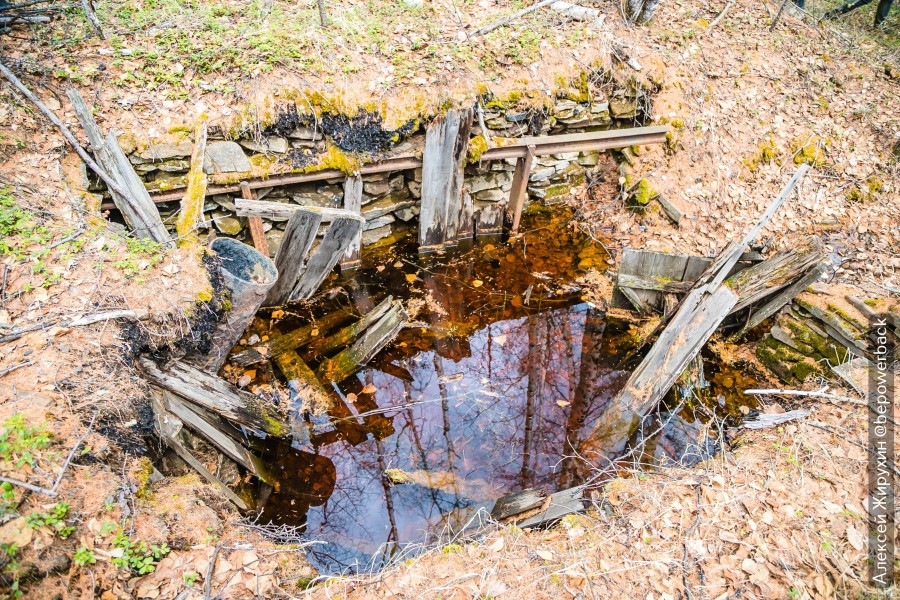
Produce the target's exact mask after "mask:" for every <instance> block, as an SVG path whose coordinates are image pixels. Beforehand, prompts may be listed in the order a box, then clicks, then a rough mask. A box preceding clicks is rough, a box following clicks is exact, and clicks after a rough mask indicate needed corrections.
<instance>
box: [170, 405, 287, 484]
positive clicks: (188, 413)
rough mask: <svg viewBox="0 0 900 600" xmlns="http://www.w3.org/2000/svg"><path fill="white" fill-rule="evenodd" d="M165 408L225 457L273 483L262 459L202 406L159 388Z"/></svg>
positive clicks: (265, 480) (261, 478) (263, 479)
mask: <svg viewBox="0 0 900 600" xmlns="http://www.w3.org/2000/svg"><path fill="white" fill-rule="evenodd" d="M160 392H161V394H162V396H161V398H162V401H163V403H164V405H165V407H166V409H167V410H168V411H169V412H171V413H172V414H174V415H175V416H176V417H178V418H179V419H181V421H182V422H183V423H184V424H185V425H187V426H188V427H190V428H191V429H193V430H194V431H196V432H197V433H198V434H200V435H201V436H202V437H204V438H205V439H206V440H207V441H209V442H210V443H211V444H212V445H213V446H215V447H216V448H218V449H219V450H220V451H222V453H224V454H225V455H226V456H227V457H229V458H230V459H232V460H233V461H235V462H236V463H238V464H240V465H242V466H243V467H244V468H245V469H247V470H248V471H250V472H251V473H253V474H254V475H256V476H257V477H258V478H259V479H260V480H261V481H264V482H266V483H270V484H271V483H273V479H272V476H271V474H270V473H269V472H268V469H266V466H265V463H264V462H263V460H262V459H261V458H260V457H258V456H256V455H255V454H253V453H252V452H250V451H249V450H248V449H247V448H245V447H244V446H243V445H241V443H240V442H238V441H237V440H235V439H234V438H233V437H232V436H231V435H230V434H229V433H226V431H225V430H224V427H223V426H222V423H221V421H219V419H218V418H217V417H216V416H215V415H212V414H210V413H208V412H206V411H205V410H203V409H202V408H200V407H198V406H196V405H191V404H188V403H187V402H182V401H181V400H180V399H179V398H178V396H176V395H175V394H173V393H172V392H170V391H168V390H160Z"/></svg>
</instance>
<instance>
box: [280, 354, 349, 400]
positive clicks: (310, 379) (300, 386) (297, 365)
mask: <svg viewBox="0 0 900 600" xmlns="http://www.w3.org/2000/svg"><path fill="white" fill-rule="evenodd" d="M273 358H274V360H275V364H276V365H278V368H279V369H280V370H281V373H282V374H283V375H284V377H285V379H287V380H288V381H289V382H291V384H292V385H293V387H294V389H295V391H296V392H297V395H298V396H299V397H300V398H301V399H302V400H303V406H302V410H303V411H308V412H312V413H314V414H323V413H325V412H327V411H328V410H329V409H330V408H332V406H333V405H334V402H333V401H332V397H331V396H332V395H331V394H330V393H329V392H328V390H327V389H326V388H325V386H323V385H322V382H321V381H319V378H318V377H316V374H315V373H314V372H313V370H312V369H310V368H309V365H307V364H306V362H304V360H303V359H302V358H300V355H299V354H297V352H296V351H295V350H287V351H285V352H282V353H280V354H276V355H275V356H274V357H273Z"/></svg>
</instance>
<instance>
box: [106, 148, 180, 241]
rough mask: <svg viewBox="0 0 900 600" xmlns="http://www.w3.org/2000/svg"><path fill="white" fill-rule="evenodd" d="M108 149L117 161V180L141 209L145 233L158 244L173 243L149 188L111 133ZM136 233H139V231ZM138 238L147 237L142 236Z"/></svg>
mask: <svg viewBox="0 0 900 600" xmlns="http://www.w3.org/2000/svg"><path fill="white" fill-rule="evenodd" d="M106 148H107V149H108V150H109V153H110V155H111V156H112V158H113V161H115V166H116V169H115V173H116V174H117V175H118V177H117V180H118V181H119V183H120V184H122V186H123V187H124V188H125V189H126V190H127V191H128V193H129V194H131V198H132V200H133V201H134V203H136V204H137V205H138V207H139V211H140V213H141V218H142V219H143V225H142V227H143V228H144V229H145V233H146V234H149V237H150V239H152V240H154V241H156V242H159V243H164V244H169V243H171V236H169V232H168V231H166V226H165V225H164V224H163V222H162V217H160V216H159V210H157V208H156V205H155V204H153V201H152V200H151V199H150V194H149V193H148V192H147V188H146V187H144V182H143V180H141V178H140V177H139V176H138V174H137V173H135V171H134V167H133V166H132V165H131V161H129V160H128V157H127V156H125V152H123V151H122V147H121V146H119V140H117V139H116V136H114V135H113V133H112V132H111V131H110V132H109V133H108V134H107V136H106ZM135 232H136V233H137V230H135ZM138 237H147V236H146V235H141V236H138Z"/></svg>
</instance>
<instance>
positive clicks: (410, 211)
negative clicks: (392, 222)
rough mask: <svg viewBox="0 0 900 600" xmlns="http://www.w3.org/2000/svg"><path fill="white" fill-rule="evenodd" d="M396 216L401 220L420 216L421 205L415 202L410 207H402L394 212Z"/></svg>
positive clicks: (410, 219) (409, 219)
mask: <svg viewBox="0 0 900 600" xmlns="http://www.w3.org/2000/svg"><path fill="white" fill-rule="evenodd" d="M394 216H395V217H397V218H398V219H400V220H401V221H412V220H413V219H414V218H415V217H417V216H419V205H418V204H414V205H413V206H410V207H409V208H401V209H400V210H398V211H397V212H395V213H394Z"/></svg>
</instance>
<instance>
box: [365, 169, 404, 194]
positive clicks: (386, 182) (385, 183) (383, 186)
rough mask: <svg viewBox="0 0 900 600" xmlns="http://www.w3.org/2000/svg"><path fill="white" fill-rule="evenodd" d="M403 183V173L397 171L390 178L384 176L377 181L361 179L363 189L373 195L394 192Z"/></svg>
mask: <svg viewBox="0 0 900 600" xmlns="http://www.w3.org/2000/svg"><path fill="white" fill-rule="evenodd" d="M403 183H404V180H403V174H402V173H398V174H397V175H395V176H393V177H391V178H390V179H387V178H384V179H382V180H379V181H368V182H367V181H365V180H363V191H364V192H365V193H367V194H371V195H373V196H383V195H385V194H390V193H391V192H396V191H397V190H399V189H400V188H402V187H403Z"/></svg>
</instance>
